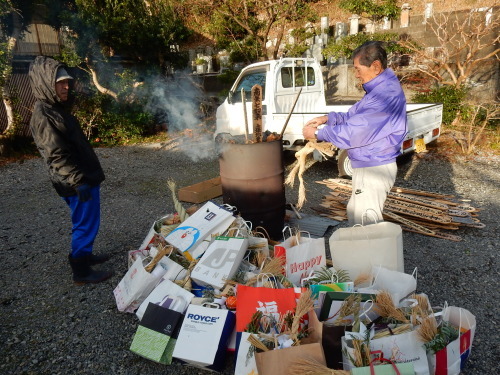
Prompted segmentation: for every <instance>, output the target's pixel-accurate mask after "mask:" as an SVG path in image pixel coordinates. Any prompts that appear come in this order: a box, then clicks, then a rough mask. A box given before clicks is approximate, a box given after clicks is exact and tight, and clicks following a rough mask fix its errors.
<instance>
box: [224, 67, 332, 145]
mask: <svg viewBox="0 0 500 375" xmlns="http://www.w3.org/2000/svg"><path fill="white" fill-rule="evenodd" d="M256 84H258V85H260V86H261V87H262V115H263V116H262V128H263V129H264V130H269V131H271V132H277V133H280V132H281V130H282V127H283V125H284V123H285V121H286V117H287V116H288V113H289V112H290V110H291V108H292V106H293V102H294V98H295V96H296V95H297V92H298V91H299V89H300V88H302V92H301V94H300V97H299V99H298V101H297V103H296V105H295V108H294V111H293V119H291V123H290V128H288V127H287V129H288V130H287V132H285V134H284V136H283V147H284V148H285V149H289V148H290V147H291V146H292V145H293V143H295V141H297V140H298V139H299V141H300V142H299V143H300V144H299V146H302V145H303V143H304V140H303V139H302V125H303V124H304V123H305V122H306V121H308V120H309V119H310V118H311V116H314V114H317V115H318V116H319V115H321V114H325V113H326V111H327V109H326V101H325V94H324V86H323V75H322V73H321V69H320V65H319V64H318V63H317V61H316V60H315V59H306V58H283V59H280V60H272V61H265V62H260V63H256V64H252V65H249V66H248V67H246V68H244V69H243V70H242V71H241V73H240V75H239V76H238V78H237V79H236V81H235V82H234V84H233V86H232V88H231V90H230V91H229V95H228V97H227V98H226V99H225V100H224V102H223V103H222V104H221V105H220V106H219V107H218V109H217V114H216V118H217V130H216V133H230V134H232V135H240V134H244V128H243V126H244V124H245V117H244V113H245V111H244V109H243V103H242V96H241V90H242V89H244V92H245V101H246V113H247V123H248V128H249V133H252V132H253V126H252V115H251V113H252V103H251V96H250V94H251V89H252V87H253V86H254V85H256ZM295 123H297V124H299V123H300V126H299V128H300V129H299V130H300V132H299V133H297V134H295V133H296V132H294V131H293V130H292V129H294V128H296V126H293V125H292V124H295ZM296 149H298V148H296Z"/></svg>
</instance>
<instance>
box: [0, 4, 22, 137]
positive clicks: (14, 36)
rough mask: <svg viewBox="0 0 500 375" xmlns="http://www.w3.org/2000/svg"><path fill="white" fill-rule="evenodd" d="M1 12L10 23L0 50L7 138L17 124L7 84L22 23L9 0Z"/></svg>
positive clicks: (13, 132)
mask: <svg viewBox="0 0 500 375" xmlns="http://www.w3.org/2000/svg"><path fill="white" fill-rule="evenodd" d="M1 13H2V14H1V16H2V18H5V19H8V21H10V24H11V28H10V33H8V34H5V35H4V40H3V41H2V48H1V50H0V57H1V60H0V86H1V90H2V102H3V105H4V107H5V112H6V114H7V127H6V128H5V130H4V131H3V133H2V135H4V136H5V137H7V138H9V137H11V136H13V135H15V133H16V131H17V127H18V125H19V121H18V115H17V113H16V111H15V109H14V105H13V102H14V97H13V95H12V93H11V91H10V90H9V86H8V85H9V80H10V77H11V75H12V56H13V51H14V49H15V47H16V45H17V42H18V40H19V38H20V37H21V35H22V32H23V27H24V25H23V20H22V16H21V12H20V10H19V9H17V8H16V7H15V4H13V3H12V2H11V1H10V0H6V1H5V2H4V3H3V4H2V8H1Z"/></svg>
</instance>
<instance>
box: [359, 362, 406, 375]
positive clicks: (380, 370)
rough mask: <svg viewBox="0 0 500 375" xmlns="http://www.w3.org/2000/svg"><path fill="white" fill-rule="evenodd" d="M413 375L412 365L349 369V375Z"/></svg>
mask: <svg viewBox="0 0 500 375" xmlns="http://www.w3.org/2000/svg"><path fill="white" fill-rule="evenodd" d="M394 367H396V368H397V369H398V371H399V374H400V375H415V370H414V369H413V363H394V364H389V365H375V366H373V365H371V366H366V367H354V368H352V369H351V375H397V374H398V372H397V371H396V370H395V369H394Z"/></svg>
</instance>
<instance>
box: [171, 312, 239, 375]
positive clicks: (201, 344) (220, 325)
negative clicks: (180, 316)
mask: <svg viewBox="0 0 500 375" xmlns="http://www.w3.org/2000/svg"><path fill="white" fill-rule="evenodd" d="M234 324H235V317H234V314H233V313H232V312H231V311H229V310H223V309H213V308H209V307H204V306H197V305H190V306H189V307H188V309H187V311H186V316H185V318H184V321H183V322H182V326H181V329H180V331H179V337H178V339H177V343H176V345H175V349H174V354H173V356H174V358H178V359H180V360H182V361H184V362H186V363H188V364H190V365H193V366H196V367H204V368H208V369H210V370H214V371H222V370H223V368H224V365H225V358H226V349H227V345H228V341H229V338H230V336H231V333H232V332H233V328H234Z"/></svg>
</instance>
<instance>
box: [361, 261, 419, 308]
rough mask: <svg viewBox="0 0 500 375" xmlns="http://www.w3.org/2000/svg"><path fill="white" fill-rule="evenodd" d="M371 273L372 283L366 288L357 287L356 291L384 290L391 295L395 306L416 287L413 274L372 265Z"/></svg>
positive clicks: (376, 291) (374, 292)
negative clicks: (372, 276)
mask: <svg viewBox="0 0 500 375" xmlns="http://www.w3.org/2000/svg"><path fill="white" fill-rule="evenodd" d="M373 275H374V281H373V284H372V285H371V286H369V287H366V288H358V292H359V293H372V294H377V293H378V292H380V291H382V290H384V291H386V292H388V293H389V294H390V295H391V297H392V302H393V303H394V305H395V306H399V303H400V301H401V300H403V299H404V298H405V297H407V296H409V295H410V294H412V293H414V292H415V290H416V289H417V279H416V278H415V276H413V274H412V275H410V274H407V273H404V272H399V271H392V270H389V269H387V268H384V267H374V268H373Z"/></svg>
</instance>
